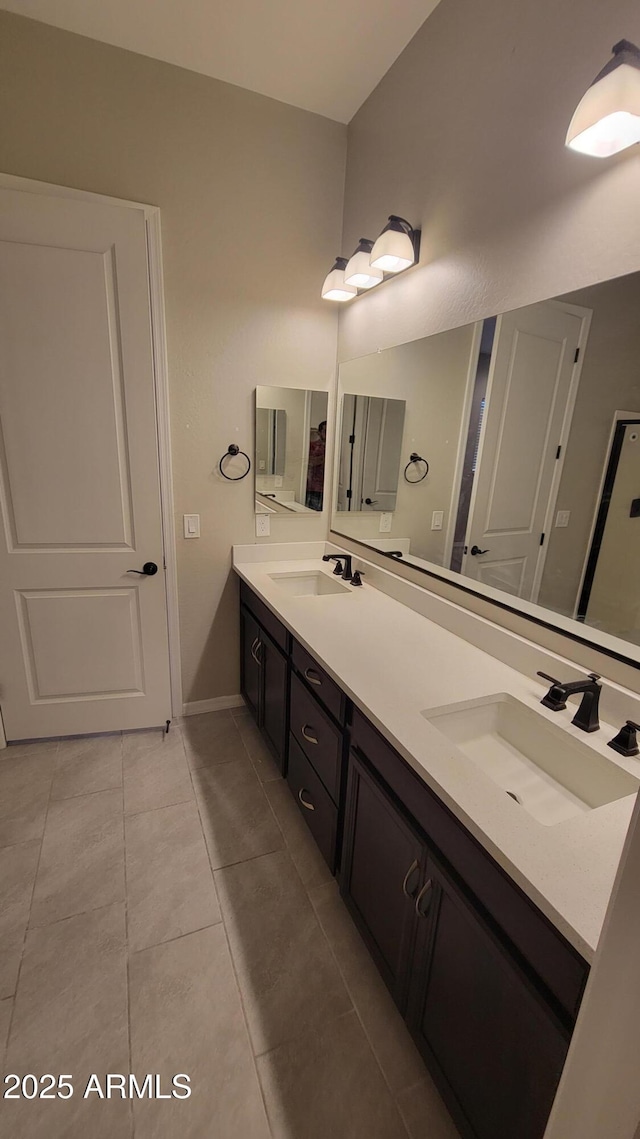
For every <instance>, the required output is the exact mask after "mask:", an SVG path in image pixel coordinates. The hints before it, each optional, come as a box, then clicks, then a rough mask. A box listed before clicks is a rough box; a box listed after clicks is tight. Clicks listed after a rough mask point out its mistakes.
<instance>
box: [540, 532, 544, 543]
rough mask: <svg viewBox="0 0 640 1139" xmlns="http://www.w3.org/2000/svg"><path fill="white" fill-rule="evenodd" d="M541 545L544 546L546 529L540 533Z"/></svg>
mask: <svg viewBox="0 0 640 1139" xmlns="http://www.w3.org/2000/svg"><path fill="white" fill-rule="evenodd" d="M540 545H541V546H544V530H543V531H542V534H541V535H540Z"/></svg>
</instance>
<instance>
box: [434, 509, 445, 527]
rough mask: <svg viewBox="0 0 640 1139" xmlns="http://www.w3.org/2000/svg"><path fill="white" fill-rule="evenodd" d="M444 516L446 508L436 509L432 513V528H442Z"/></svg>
mask: <svg viewBox="0 0 640 1139" xmlns="http://www.w3.org/2000/svg"><path fill="white" fill-rule="evenodd" d="M443 518H444V510H434V512H433V514H432V515H431V529H432V530H442V520H443Z"/></svg>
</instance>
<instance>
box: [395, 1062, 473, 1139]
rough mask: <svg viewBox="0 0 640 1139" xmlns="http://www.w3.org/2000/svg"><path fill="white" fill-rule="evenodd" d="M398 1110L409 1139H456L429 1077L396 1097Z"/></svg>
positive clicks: (426, 1076) (446, 1113) (456, 1132)
mask: <svg viewBox="0 0 640 1139" xmlns="http://www.w3.org/2000/svg"><path fill="white" fill-rule="evenodd" d="M398 1106H399V1108H400V1113H401V1115H402V1118H403V1119H404V1122H405V1126H406V1128H407V1131H408V1132H409V1136H410V1139H460V1133H459V1131H458V1129H457V1127H456V1125H455V1124H454V1122H453V1120H452V1118H451V1116H450V1115H449V1112H448V1111H447V1109H446V1107H445V1106H444V1104H443V1102H442V1100H441V1098H440V1095H439V1092H438V1089H437V1088H436V1086H435V1084H434V1082H433V1080H432V1079H431V1076H429V1075H428V1073H426V1074H425V1075H424V1076H423V1077H422V1079H421V1080H420V1082H419V1083H418V1084H416V1085H415V1086H414V1087H412V1088H407V1089H406V1090H405V1091H403V1092H401V1094H400V1095H399V1096H398Z"/></svg>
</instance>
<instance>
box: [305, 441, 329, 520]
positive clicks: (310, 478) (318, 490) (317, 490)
mask: <svg viewBox="0 0 640 1139" xmlns="http://www.w3.org/2000/svg"><path fill="white" fill-rule="evenodd" d="M326 439H327V421H326V419H323V420H322V423H319V424H318V429H317V431H316V430H315V428H312V429H311V438H310V440H309V466H308V469H307V496H306V499H305V505H306V506H308V508H309V510H322V491H323V487H324V454H325V448H326Z"/></svg>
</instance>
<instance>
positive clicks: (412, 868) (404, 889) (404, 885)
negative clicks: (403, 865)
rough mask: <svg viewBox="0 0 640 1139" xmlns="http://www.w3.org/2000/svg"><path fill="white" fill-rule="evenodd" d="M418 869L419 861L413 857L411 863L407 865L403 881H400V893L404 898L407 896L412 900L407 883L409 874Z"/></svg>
mask: <svg viewBox="0 0 640 1139" xmlns="http://www.w3.org/2000/svg"><path fill="white" fill-rule="evenodd" d="M419 869H420V863H419V862H418V859H417V858H414V860H413V862H412V863H411V866H410V867H409V869H408V870H407V873H406V874H405V876H404V882H403V883H402V893H403V894H404V896H405V898H409V900H410V901H413V894H410V893H409V891H408V889H407V886H408V885H409V879H410V877H411V875H412V874H414V873H415V871H416V870H419Z"/></svg>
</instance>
